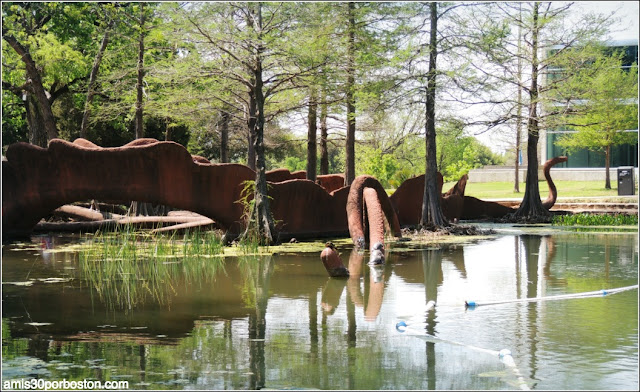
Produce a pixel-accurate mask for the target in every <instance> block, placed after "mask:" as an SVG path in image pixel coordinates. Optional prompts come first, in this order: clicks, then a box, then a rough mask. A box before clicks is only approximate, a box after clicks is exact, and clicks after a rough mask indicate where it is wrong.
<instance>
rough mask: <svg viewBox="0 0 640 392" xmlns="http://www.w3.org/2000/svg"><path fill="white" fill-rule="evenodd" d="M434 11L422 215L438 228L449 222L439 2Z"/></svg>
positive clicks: (422, 223) (426, 222) (432, 7)
mask: <svg viewBox="0 0 640 392" xmlns="http://www.w3.org/2000/svg"><path fill="white" fill-rule="evenodd" d="M429 9H430V14H431V26H430V37H429V70H428V71H427V91H426V109H425V116H426V119H425V131H426V135H425V145H426V168H425V178H424V194H423V198H422V217H421V219H420V226H422V227H424V228H431V229H435V228H438V227H442V226H447V225H448V222H447V220H446V219H445V217H444V214H443V212H442V206H441V204H440V198H441V195H440V194H439V192H438V181H437V179H438V177H437V171H438V167H437V162H436V105H435V99H436V71H437V67H436V59H437V56H438V50H437V31H438V30H437V29H438V3H436V2H432V3H429Z"/></svg>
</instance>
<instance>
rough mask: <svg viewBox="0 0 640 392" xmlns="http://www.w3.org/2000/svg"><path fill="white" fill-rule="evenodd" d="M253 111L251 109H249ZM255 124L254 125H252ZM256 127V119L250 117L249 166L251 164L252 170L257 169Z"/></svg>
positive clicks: (248, 139) (248, 138) (248, 137)
mask: <svg viewBox="0 0 640 392" xmlns="http://www.w3.org/2000/svg"><path fill="white" fill-rule="evenodd" d="M249 110H250V111H251V109H249ZM254 113H255V109H254ZM252 124H254V125H252ZM254 128H255V119H254V120H251V118H249V135H248V136H247V142H248V144H249V149H248V151H247V166H249V168H250V169H251V170H254V171H255V170H256V147H255V146H256V143H255V138H256V136H255V134H254V131H253V129H254Z"/></svg>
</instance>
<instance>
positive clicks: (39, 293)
mask: <svg viewBox="0 0 640 392" xmlns="http://www.w3.org/2000/svg"><path fill="white" fill-rule="evenodd" d="M68 242H70V243H72V244H73V243H77V242H79V241H78V238H74V237H37V238H34V241H33V242H32V243H29V244H17V245H7V246H3V260H2V269H3V271H2V272H3V292H2V299H3V310H2V312H3V314H2V327H3V328H2V332H3V378H8V377H11V378H19V377H27V376H32V377H36V376H37V377H42V378H46V379H51V380H56V379H62V378H67V379H83V378H91V379H100V380H113V379H126V380H130V381H131V385H132V387H134V388H136V389H138V388H140V389H145V388H154V389H155V388H158V389H183V388H195V389H262V388H274V389H278V388H283V389H290V388H313V389H429V390H434V389H514V388H517V387H522V385H523V383H522V382H520V383H518V380H517V379H516V378H515V377H514V375H513V373H510V372H509V371H508V370H509V369H507V368H505V365H504V364H503V363H501V362H500V361H499V360H498V358H496V357H494V356H492V355H488V354H485V353H482V352H481V353H480V354H478V353H477V352H476V351H477V350H476V351H473V350H472V348H473V347H477V348H478V347H479V348H483V349H486V350H489V351H490V350H496V351H497V350H500V349H503V348H508V349H510V350H511V352H512V353H513V358H514V359H515V363H516V364H517V367H518V369H519V370H520V372H521V373H522V374H523V376H524V378H523V380H524V383H525V384H526V385H527V386H529V387H531V388H536V389H550V388H559V389H607V388H609V389H620V388H622V389H629V388H631V389H635V388H637V381H636V380H637V378H638V377H637V376H638V371H637V365H638V363H637V355H636V356H634V353H635V354H637V349H638V338H637V335H638V323H637V319H638V318H637V316H638V314H637V290H636V291H635V292H629V293H621V294H617V295H615V296H611V298H609V297H605V298H594V299H577V300H569V301H553V302H545V303H526V304H522V303H512V304H505V305H500V306H491V307H486V308H484V307H478V308H477V309H465V307H464V306H463V305H464V301H465V300H467V299H475V300H488V301H490V300H503V299H521V298H532V297H541V296H552V295H559V294H566V293H577V292H586V291H592V290H598V289H602V288H613V287H621V286H626V285H632V284H637V280H638V274H637V268H638V261H637V260H638V240H637V237H636V236H631V235H617V234H607V233H598V234H593V233H584V234H570V233H566V232H565V233H562V234H559V233H554V234H553V235H529V234H519V235H502V236H496V237H495V238H493V239H491V240H486V241H478V242H474V243H468V244H456V245H442V246H438V247H429V248H426V249H424V248H423V249H419V250H415V249H412V246H408V247H406V248H403V247H401V246H398V247H395V248H393V249H392V250H391V251H387V255H386V259H387V263H386V264H384V265H382V266H369V265H368V264H367V263H366V260H368V257H367V256H368V255H367V254H366V253H358V252H356V251H353V250H352V249H351V248H350V247H346V248H344V249H341V251H342V252H343V253H344V254H348V255H349V256H348V268H349V271H350V276H349V277H348V278H344V279H337V278H328V277H327V274H326V271H325V270H324V267H323V266H322V263H321V262H320V259H319V257H318V255H317V254H315V253H314V254H308V253H306V254H305V253H301V254H285V255H277V256H260V257H258V256H243V257H192V258H189V257H165V258H156V259H153V258H149V257H138V256H136V257H135V258H134V259H126V258H122V259H118V258H112V259H105V258H100V257H98V258H85V259H83V258H81V257H80V256H79V255H80V253H81V252H78V251H65V252H63V251H56V246H59V244H61V243H65V244H66V243H68ZM431 301H433V302H435V303H436V306H435V308H431V307H430V305H429V304H430V302H431ZM401 319H402V320H407V322H408V323H409V324H410V326H411V327H412V328H413V329H412V331H413V335H412V334H401V333H399V332H398V331H397V330H396V328H395V325H396V323H397V321H398V320H401ZM428 336H433V337H436V338H437V339H435V340H433V339H432V340H429V339H424V340H421V338H425V337H428ZM454 343H455V344H454Z"/></svg>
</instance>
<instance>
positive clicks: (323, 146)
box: [320, 96, 329, 174]
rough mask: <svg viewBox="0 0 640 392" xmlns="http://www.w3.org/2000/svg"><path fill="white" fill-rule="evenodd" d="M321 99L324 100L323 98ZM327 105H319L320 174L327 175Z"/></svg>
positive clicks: (324, 103) (323, 103)
mask: <svg viewBox="0 0 640 392" xmlns="http://www.w3.org/2000/svg"><path fill="white" fill-rule="evenodd" d="M323 98H326V96H325V97H323ZM327 140H328V128H327V103H326V102H324V101H323V102H322V104H321V105H320V174H329V148H328V146H327Z"/></svg>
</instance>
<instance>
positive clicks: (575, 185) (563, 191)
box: [442, 181, 638, 202]
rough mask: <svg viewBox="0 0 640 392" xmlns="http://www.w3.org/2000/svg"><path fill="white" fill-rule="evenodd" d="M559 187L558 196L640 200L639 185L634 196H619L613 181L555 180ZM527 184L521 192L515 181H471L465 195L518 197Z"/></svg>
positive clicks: (545, 192) (544, 189) (544, 193)
mask: <svg viewBox="0 0 640 392" xmlns="http://www.w3.org/2000/svg"><path fill="white" fill-rule="evenodd" d="M555 184H556V188H557V189H558V198H559V199H565V198H571V199H579V198H585V197H603V198H604V200H603V201H611V202H614V201H615V202H638V196H637V195H638V185H637V184H636V192H635V193H636V194H635V195H634V196H618V189H617V185H618V184H617V183H616V182H615V181H612V183H611V186H612V187H613V189H605V188H604V181H555ZM453 185H455V183H454V182H447V183H445V184H444V186H443V187H442V189H443V191H445V192H446V191H447V190H448V189H450V188H451V187H452V186H453ZM539 187H540V197H541V198H543V199H544V198H546V197H547V195H548V193H549V192H548V187H547V184H546V182H545V181H541V182H540V183H539ZM524 191H525V184H524V182H523V183H521V184H520V193H515V192H514V191H513V182H470V183H467V187H466V189H465V195H467V196H474V197H477V198H479V199H517V198H522V197H523V196H524Z"/></svg>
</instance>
